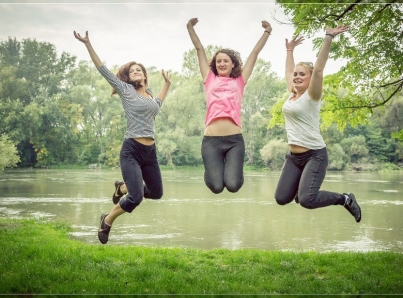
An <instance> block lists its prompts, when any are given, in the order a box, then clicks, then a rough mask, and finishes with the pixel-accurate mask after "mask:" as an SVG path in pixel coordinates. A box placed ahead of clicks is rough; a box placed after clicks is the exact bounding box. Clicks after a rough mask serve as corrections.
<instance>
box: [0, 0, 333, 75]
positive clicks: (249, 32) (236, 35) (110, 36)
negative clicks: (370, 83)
mask: <svg viewBox="0 0 403 298" xmlns="http://www.w3.org/2000/svg"><path fill="white" fill-rule="evenodd" d="M80 2H82V1H79V0H73V1H69V2H64V1H51V0H47V1H46V0H45V1H41V2H38V1H28V0H25V1H18V3H13V2H10V1H8V2H7V1H4V0H0V20H1V25H0V40H1V41H3V40H6V39H8V37H9V36H10V37H15V38H17V40H19V41H21V40H22V39H26V38H35V39H36V40H38V41H46V42H50V43H52V44H54V45H55V46H56V49H57V51H58V53H59V54H60V53H61V52H67V53H70V54H72V55H74V56H76V57H77V60H78V61H80V60H89V55H88V52H87V51H86V48H85V46H84V45H83V44H82V43H80V42H79V41H78V40H76V39H75V38H74V36H73V31H74V30H76V31H77V32H78V33H80V34H81V35H84V34H85V31H86V30H88V32H89V36H90V40H91V43H92V45H93V47H94V49H95V51H96V52H97V53H98V55H99V56H100V58H101V60H102V61H104V62H105V64H106V66H109V67H111V66H113V65H122V64H124V63H126V62H128V61H132V60H134V61H138V62H141V63H143V64H144V65H145V66H146V67H150V66H155V67H157V68H158V69H165V70H172V71H177V72H180V71H181V69H182V61H183V55H184V53H185V52H186V51H188V50H190V49H192V48H193V45H192V43H191V41H190V38H189V35H188V32H187V29H186V24H187V22H188V20H189V19H190V18H193V17H197V18H198V19H199V23H198V24H197V25H196V27H195V29H196V32H197V33H198V35H199V38H200V40H201V42H202V44H203V45H204V46H207V45H216V46H222V47H229V48H232V49H234V50H237V51H238V52H240V53H241V56H242V59H243V60H244V61H245V59H246V58H247V56H248V55H249V53H250V51H251V50H252V48H253V47H254V46H255V44H256V42H257V41H258V39H259V38H260V36H261V34H262V32H263V28H262V27H261V21H262V20H267V21H268V22H270V24H271V25H272V28H273V32H272V35H271V36H270V38H269V40H268V42H267V44H266V46H265V48H264V49H263V50H262V52H261V53H260V55H259V57H260V58H263V59H264V60H266V61H269V62H271V64H272V69H273V71H275V72H276V73H277V74H278V75H279V76H280V77H283V73H284V61H285V55H286V51H285V45H284V40H285V38H290V37H291V36H292V35H293V32H294V30H293V27H292V26H291V25H284V24H279V23H278V22H277V21H276V20H275V19H278V20H282V21H286V17H285V16H284V15H283V13H282V11H281V8H280V7H279V6H278V5H276V4H275V3H274V1H272V3H269V2H270V1H267V0H266V1H265V0H255V1H253V2H252V3H246V1H244V3H241V0H232V1H231V0H218V1H217V0H205V1H195V0H184V1H173V2H171V1H170V2H168V1H161V0H151V1H144V0H137V1H127V0H126V1H117V2H114V3H108V2H107V1H104V0H101V1H96V2H95V1H92V2H91V1H88V2H84V3H80ZM274 18H275V19H274ZM320 34H323V33H320ZM315 55H316V54H315V53H314V52H313V50H312V43H311V42H310V40H306V41H305V42H304V44H303V45H301V46H299V47H298V50H297V51H296V52H295V60H296V61H297V62H298V61H314V60H315ZM340 65H341V62H340V61H331V60H330V61H329V62H328V64H327V66H326V69H325V74H329V73H333V72H335V71H337V70H338V69H339V68H340Z"/></svg>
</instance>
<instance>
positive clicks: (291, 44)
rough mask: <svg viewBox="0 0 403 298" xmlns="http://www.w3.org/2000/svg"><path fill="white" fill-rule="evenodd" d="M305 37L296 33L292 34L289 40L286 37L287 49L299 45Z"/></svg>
mask: <svg viewBox="0 0 403 298" xmlns="http://www.w3.org/2000/svg"><path fill="white" fill-rule="evenodd" d="M304 40H305V38H304V37H303V36H299V35H296V36H294V37H293V38H292V39H291V41H288V39H287V38H286V39H285V47H286V48H287V50H288V49H289V50H294V49H295V47H296V46H298V45H300V44H301V43H302V42H303V41H304Z"/></svg>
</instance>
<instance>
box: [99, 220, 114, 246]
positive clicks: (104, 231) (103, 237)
mask: <svg viewBox="0 0 403 298" xmlns="http://www.w3.org/2000/svg"><path fill="white" fill-rule="evenodd" d="M107 216H108V214H102V215H101V220H100V222H99V229H98V239H99V241H101V243H102V244H106V243H107V242H108V238H109V232H110V231H111V228H112V226H109V225H107V224H106V222H105V217H107Z"/></svg>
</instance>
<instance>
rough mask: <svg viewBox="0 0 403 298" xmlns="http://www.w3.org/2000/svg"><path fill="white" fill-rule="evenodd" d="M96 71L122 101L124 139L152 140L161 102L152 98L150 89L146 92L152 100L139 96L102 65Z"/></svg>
mask: <svg viewBox="0 0 403 298" xmlns="http://www.w3.org/2000/svg"><path fill="white" fill-rule="evenodd" d="M98 71H99V72H100V73H101V75H102V76H103V77H104V78H105V79H106V80H107V81H108V83H109V84H110V85H111V86H112V88H113V89H115V90H116V92H117V94H118V95H119V96H120V99H121V100H122V105H123V109H124V111H125V115H126V123H127V125H126V133H125V138H126V139H129V138H141V137H148V138H153V139H154V120H155V116H156V115H157V114H158V111H159V109H160V107H161V105H162V100H161V99H159V98H156V97H154V95H153V94H152V92H151V90H150V89H147V90H148V91H149V92H150V93H151V94H152V96H151V97H152V98H147V97H144V96H141V95H140V94H138V93H137V91H136V89H134V87H133V85H131V84H127V83H125V82H123V81H121V80H120V79H119V78H118V77H117V76H116V75H114V74H113V73H112V72H111V71H110V70H108V69H107V68H106V67H105V66H104V65H102V66H100V67H98Z"/></svg>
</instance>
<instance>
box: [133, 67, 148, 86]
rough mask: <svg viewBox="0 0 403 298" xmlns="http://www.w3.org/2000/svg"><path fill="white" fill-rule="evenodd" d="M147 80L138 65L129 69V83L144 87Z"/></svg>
mask: <svg viewBox="0 0 403 298" xmlns="http://www.w3.org/2000/svg"><path fill="white" fill-rule="evenodd" d="M146 79H147V77H146V75H145V73H144V71H143V69H142V68H141V66H140V65H138V64H133V65H132V66H130V68H129V81H130V82H139V83H141V84H142V85H144V83H145V80H146Z"/></svg>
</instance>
